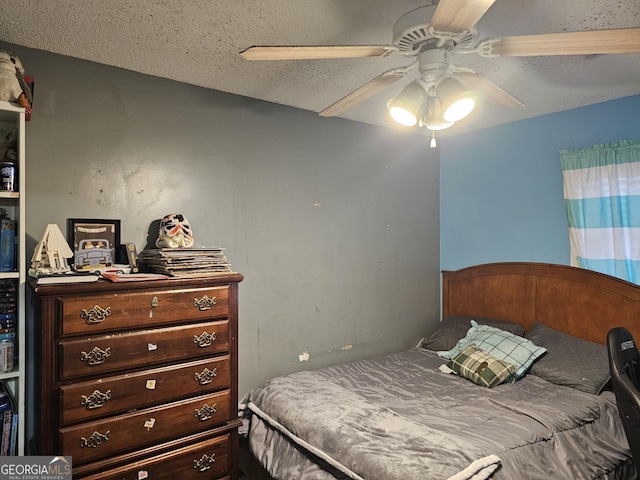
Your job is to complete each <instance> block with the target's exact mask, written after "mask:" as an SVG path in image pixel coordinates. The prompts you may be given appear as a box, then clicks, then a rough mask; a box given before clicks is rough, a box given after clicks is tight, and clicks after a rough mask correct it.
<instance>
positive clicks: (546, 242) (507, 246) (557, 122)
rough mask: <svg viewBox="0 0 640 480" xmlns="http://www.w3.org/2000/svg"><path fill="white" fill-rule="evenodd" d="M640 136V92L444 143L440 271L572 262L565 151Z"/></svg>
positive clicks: (475, 133) (465, 135) (441, 165)
mask: <svg viewBox="0 0 640 480" xmlns="http://www.w3.org/2000/svg"><path fill="white" fill-rule="evenodd" d="M623 139H635V140H638V139H640V95H636V96H632V97H627V98H623V99H619V100H613V101H609V102H604V103H599V104H595V105H590V106H588V107H582V108H577V109H574V110H569V111H565V112H560V113H555V114H551V115H545V116H542V117H537V118H533V119H529V120H525V121H521V122H516V123H512V124H510V125H505V126H501V127H495V128H487V129H484V130H481V131H477V132H472V133H469V134H464V135H458V136H455V137H451V138H445V139H442V140H441V142H440V145H441V146H440V149H441V150H440V267H441V268H442V269H444V270H455V269H458V268H463V267H466V266H469V265H475V264H478V263H487V262H502V261H530V262H548V263H560V264H567V265H568V264H569V238H568V226H567V218H566V214H565V210H564V203H563V191H562V189H563V187H562V169H561V167H560V159H559V154H558V152H559V150H561V149H574V148H585V147H590V146H592V145H595V144H601V143H608V142H617V141H619V140H623Z"/></svg>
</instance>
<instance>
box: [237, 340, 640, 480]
mask: <svg viewBox="0 0 640 480" xmlns="http://www.w3.org/2000/svg"><path fill="white" fill-rule="evenodd" d="M443 363H444V361H443V359H442V358H440V357H438V356H437V354H436V353H435V352H433V351H430V350H427V349H424V348H415V349H411V350H407V351H403V352H399V353H394V354H390V355H385V356H382V357H378V358H375V359H369V360H362V361H356V362H351V363H347V364H341V365H337V366H332V367H327V368H323V369H319V370H314V371H305V372H298V373H294V374H291V375H286V376H282V377H277V378H274V379H271V380H269V381H267V382H265V383H264V384H262V385H261V386H259V387H258V388H256V389H254V390H253V391H252V392H250V393H249V394H248V395H247V396H246V397H245V399H243V401H242V402H241V416H242V417H243V419H244V420H245V427H246V428H245V431H244V434H245V435H246V436H247V441H248V443H249V447H250V449H251V453H252V454H253V456H254V457H255V458H256V459H258V460H259V461H260V463H261V464H262V465H263V467H264V468H265V469H266V470H267V471H268V472H269V474H270V475H271V476H272V477H273V478H275V479H281V480H290V479H296V478H301V479H305V480H315V479H318V480H331V479H336V478H341V479H342V478H352V479H365V480H406V479H407V478H428V479H442V480H445V479H453V480H462V479H465V478H474V479H481V478H492V479H502V480H511V479H531V480H537V479H540V480H549V479H563V480H566V479H619V480H621V479H632V478H635V473H634V468H633V465H632V462H631V457H630V452H629V447H628V444H627V440H626V437H625V434H624V430H623V427H622V423H621V421H620V418H619V416H618V411H617V408H616V405H615V397H614V396H613V394H612V392H603V393H602V394H600V395H593V394H590V393H585V392H582V391H579V390H577V389H574V388H570V387H564V386H558V385H555V384H552V383H549V382H547V381H546V380H543V379H542V378H539V377H536V376H535V375H532V374H528V375H526V376H525V377H524V378H523V379H521V380H519V381H518V382H516V383H513V384H509V383H505V384H501V385H498V386H496V387H493V388H485V387H481V386H478V385H476V384H474V383H472V382H470V381H468V380H466V379H464V378H461V377H458V376H456V375H452V374H447V373H443V372H441V371H440V369H439V367H440V366H441V365H442V364H443Z"/></svg>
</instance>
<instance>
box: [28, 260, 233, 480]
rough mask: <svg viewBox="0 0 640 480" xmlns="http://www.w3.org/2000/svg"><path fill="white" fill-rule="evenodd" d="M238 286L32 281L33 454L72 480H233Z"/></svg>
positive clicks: (226, 280)
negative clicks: (65, 464) (66, 464)
mask: <svg viewBox="0 0 640 480" xmlns="http://www.w3.org/2000/svg"><path fill="white" fill-rule="evenodd" d="M242 278H243V277H242V275H240V274H236V273H233V274H224V275H219V276H215V277H209V278H197V279H171V280H159V281H147V282H118V283H111V282H107V281H105V280H100V281H99V282H97V283H81V284H65V285H35V284H31V287H32V289H33V291H34V292H35V293H34V295H35V300H36V301H35V321H36V324H37V327H36V328H37V330H36V331H40V337H39V338H38V341H37V347H36V351H37V352H38V354H39V358H37V360H36V365H37V366H36V375H39V376H40V378H39V382H38V379H36V385H37V384H38V383H39V392H38V395H37V396H36V402H39V405H40V411H39V418H38V419H37V424H36V425H37V427H36V432H37V435H38V438H36V439H35V445H36V446H37V448H38V449H39V450H38V452H34V454H38V455H70V456H72V459H73V478H74V479H98V478H100V479H114V480H115V479H118V480H122V479H127V480H129V479H131V480H142V479H145V478H148V479H149V480H155V479H171V480H177V479H180V480H187V479H196V478H197V479H232V480H234V479H236V477H237V454H238V452H237V440H238V437H237V429H238V427H239V425H240V424H241V422H240V421H239V420H238V415H237V405H238V360H237V352H238V339H237V332H238V283H239V282H241V281H242Z"/></svg>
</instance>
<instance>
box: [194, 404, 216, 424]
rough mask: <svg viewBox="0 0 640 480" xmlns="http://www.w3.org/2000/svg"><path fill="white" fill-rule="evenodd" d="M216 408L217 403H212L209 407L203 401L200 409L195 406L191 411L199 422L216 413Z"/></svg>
mask: <svg viewBox="0 0 640 480" xmlns="http://www.w3.org/2000/svg"><path fill="white" fill-rule="evenodd" d="M217 410H218V404H217V403H214V404H213V406H212V407H210V406H209V405H207V404H206V403H205V404H204V406H203V407H202V408H200V409H197V408H196V409H195V410H194V411H193V416H194V417H196V418H197V419H198V420H200V421H201V422H204V421H205V420H209V419H210V418H211V417H213V414H214V413H216V411H217Z"/></svg>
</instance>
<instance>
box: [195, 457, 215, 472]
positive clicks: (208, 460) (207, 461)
mask: <svg viewBox="0 0 640 480" xmlns="http://www.w3.org/2000/svg"><path fill="white" fill-rule="evenodd" d="M215 456H216V454H215V453H212V454H211V455H207V454H206V453H205V454H204V455H202V457H200V460H194V461H193V468H195V469H196V470H198V471H199V472H206V471H207V470H209V469H210V468H211V465H213V464H214V463H215V461H216V459H215V458H213V457H215Z"/></svg>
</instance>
